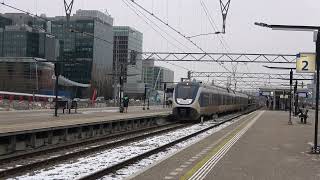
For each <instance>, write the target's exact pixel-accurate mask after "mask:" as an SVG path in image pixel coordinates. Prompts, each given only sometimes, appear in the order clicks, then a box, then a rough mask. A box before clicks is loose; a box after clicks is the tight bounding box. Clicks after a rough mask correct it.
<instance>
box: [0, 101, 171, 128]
mask: <svg viewBox="0 0 320 180" xmlns="http://www.w3.org/2000/svg"><path fill="white" fill-rule="evenodd" d="M117 111H118V110H117V108H98V109H93V108H91V109H80V110H79V111H78V113H72V114H61V113H59V115H58V117H54V116H53V113H54V110H44V111H21V112H20V111H17V112H0V134H4V133H10V132H19V131H27V130H34V129H43V128H54V127H61V126H68V125H77V124H86V123H95V122H102V121H112V120H121V119H128V118H139V117H147V116H157V115H159V116H165V115H168V114H170V113H171V110H170V109H163V108H162V107H151V109H150V110H145V111H143V110H142V107H130V109H129V111H128V113H119V112H117Z"/></svg>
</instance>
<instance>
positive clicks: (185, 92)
mask: <svg viewBox="0 0 320 180" xmlns="http://www.w3.org/2000/svg"><path fill="white" fill-rule="evenodd" d="M198 88H199V87H198V86H195V85H184V84H180V85H178V86H177V87H176V98H182V99H194V98H195V96H196V95H197V91H198Z"/></svg>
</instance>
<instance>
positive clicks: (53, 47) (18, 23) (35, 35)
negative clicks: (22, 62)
mask: <svg viewBox="0 0 320 180" xmlns="http://www.w3.org/2000/svg"><path fill="white" fill-rule="evenodd" d="M20 18H21V19H20ZM32 19H33V18H32V17H31V16H28V15H26V14H21V13H8V14H0V56H1V57H35V58H43V59H46V60H50V61H55V60H56V59H57V57H58V56H59V42H58V40H57V39H56V38H55V37H54V36H53V35H51V34H49V33H47V32H45V30H44V29H42V28H38V27H35V26H34V25H33V23H34V21H35V20H32Z"/></svg>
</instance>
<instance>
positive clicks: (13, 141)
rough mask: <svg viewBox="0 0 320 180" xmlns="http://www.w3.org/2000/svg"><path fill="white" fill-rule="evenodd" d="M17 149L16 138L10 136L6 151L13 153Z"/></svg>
mask: <svg viewBox="0 0 320 180" xmlns="http://www.w3.org/2000/svg"><path fill="white" fill-rule="evenodd" d="M16 149H17V136H10V139H9V145H8V151H9V152H14V151H16Z"/></svg>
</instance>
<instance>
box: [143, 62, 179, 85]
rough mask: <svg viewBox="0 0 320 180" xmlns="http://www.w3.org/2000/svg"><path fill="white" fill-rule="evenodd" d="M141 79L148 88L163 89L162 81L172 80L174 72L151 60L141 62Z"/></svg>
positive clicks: (169, 81) (169, 82)
mask: <svg viewBox="0 0 320 180" xmlns="http://www.w3.org/2000/svg"><path fill="white" fill-rule="evenodd" d="M143 80H144V83H146V85H147V87H148V88H149V89H153V90H158V91H163V89H164V83H163V82H168V84H171V82H173V81H174V72H173V71H172V70H170V69H167V68H164V67H160V66H155V65H154V61H153V60H146V61H144V62H143Z"/></svg>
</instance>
